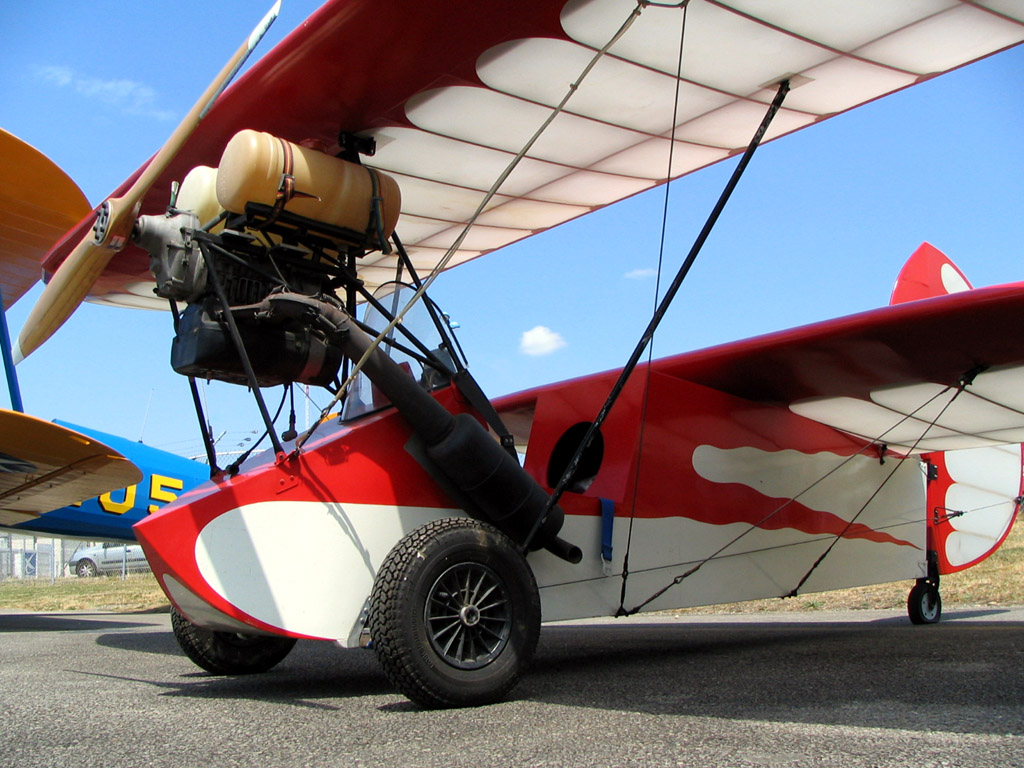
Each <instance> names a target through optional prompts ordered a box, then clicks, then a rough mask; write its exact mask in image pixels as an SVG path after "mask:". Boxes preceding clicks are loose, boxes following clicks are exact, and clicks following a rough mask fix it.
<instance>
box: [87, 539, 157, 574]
mask: <svg viewBox="0 0 1024 768" xmlns="http://www.w3.org/2000/svg"><path fill="white" fill-rule="evenodd" d="M68 567H69V568H70V569H71V570H72V571H73V572H74V573H76V574H77V575H78V576H82V577H84V576H96V575H98V574H101V573H142V572H145V571H148V570H149V563H147V562H146V555H145V554H144V553H143V552H142V547H140V546H139V545H138V544H109V543H108V544H97V545H94V546H85V545H83V546H81V547H79V548H78V549H76V550H75V553H74V554H73V555H71V559H70V560H69V561H68Z"/></svg>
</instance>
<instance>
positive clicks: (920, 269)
mask: <svg viewBox="0 0 1024 768" xmlns="http://www.w3.org/2000/svg"><path fill="white" fill-rule="evenodd" d="M972 287H973V286H972V285H971V283H970V281H969V280H968V279H967V278H966V277H964V273H963V272H961V271H960V270H959V268H958V267H957V266H956V264H954V263H953V262H952V261H951V260H950V258H949V257H948V256H946V254H944V253H943V252H942V251H940V250H939V249H938V248H936V247H935V246H933V245H931V244H930V243H921V245H920V246H918V249H917V250H916V251H914V253H913V254H911V256H910V258H909V259H907V263H906V264H904V265H903V269H901V270H900V274H899V277H897V278H896V285H895V286H894V287H893V289H892V297H891V298H890V299H889V303H890V304H902V303H903V302H906V301H917V300H918V299H932V298H935V297H936V296H945V295H946V294H947V293H959V292H960V291H969V290H970V289H971V288H972Z"/></svg>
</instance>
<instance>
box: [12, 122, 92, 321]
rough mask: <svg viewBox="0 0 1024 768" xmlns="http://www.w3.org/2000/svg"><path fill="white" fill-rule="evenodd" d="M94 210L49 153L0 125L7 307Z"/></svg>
mask: <svg viewBox="0 0 1024 768" xmlns="http://www.w3.org/2000/svg"><path fill="white" fill-rule="evenodd" d="M89 211H90V206H89V201H88V200H86V199H85V195H84V194H83V193H82V190H80V189H79V188H78V186H77V185H76V184H75V183H74V182H73V181H72V180H71V179H69V178H68V176H67V174H65V173H64V171H62V170H61V169H60V168H58V167H57V166H56V165H55V164H54V163H53V162H52V161H51V160H50V159H49V158H48V157H46V155H44V154H43V153H42V152H40V151H39V150H37V149H35V148H34V147H31V146H29V145H28V144H26V143H25V142H23V141H22V140H21V139H19V138H17V137H16V136H13V135H12V134H10V133H8V132H7V131H5V130H3V129H0V290H2V291H3V301H4V308H5V309H6V308H7V307H9V306H10V305H11V304H13V303H14V302H15V301H17V300H18V299H19V298H21V296H22V294H24V293H25V291H27V290H28V289H29V288H30V287H32V285H33V284H34V283H35V282H36V281H37V280H38V279H39V278H40V277H41V272H40V268H39V262H40V261H41V260H42V258H43V256H45V255H46V254H47V252H49V250H50V249H51V248H53V246H54V244H55V243H56V242H57V241H58V240H60V238H61V236H62V235H63V234H64V233H65V232H67V231H68V230H69V229H70V228H72V227H73V226H75V225H76V224H77V223H78V222H80V221H81V220H82V219H83V218H84V217H85V216H86V214H88V213H89Z"/></svg>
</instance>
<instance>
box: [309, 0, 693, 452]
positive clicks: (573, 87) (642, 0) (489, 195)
mask: <svg viewBox="0 0 1024 768" xmlns="http://www.w3.org/2000/svg"><path fill="white" fill-rule="evenodd" d="M686 2H688V0H684V2H681V3H679V4H678V5H675V4H673V7H683V6H685V5H686ZM650 4H651V3H650V2H647V0H638V2H637V4H636V6H635V7H634V8H633V10H632V11H630V13H629V16H628V17H627V18H626V20H625V21H624V22H623V23H622V25H621V26H620V27H619V29H618V30H617V31H616V32H615V34H613V35H612V37H611V38H610V39H609V40H608V42H607V43H605V45H604V46H602V47H601V49H600V50H598V51H596V52H595V53H594V55H593V56H592V57H591V59H590V61H589V62H588V63H587V64H586V66H584V67H583V70H582V71H581V73H580V75H579V77H577V78H576V80H575V81H574V82H573V83H571V84H570V85H569V88H568V90H567V91H566V93H565V95H564V96H563V97H562V100H561V101H560V102H559V103H558V104H557V105H556V106H555V107H554V108H552V110H551V112H550V114H548V116H547V117H546V118H545V120H544V121H543V122H542V123H541V125H540V127H539V128H537V130H536V131H535V132H534V134H533V135H532V136H531V137H530V138H529V139H528V140H527V142H526V143H525V144H524V145H523V147H522V148H521V149H520V150H519V151H518V152H517V153H516V155H515V157H513V158H512V160H510V161H509V163H508V165H507V166H506V167H505V169H504V170H503V171H502V172H501V173H500V174H499V175H498V178H497V179H495V181H494V183H493V184H492V185H491V188H490V189H489V190H487V192H486V193H485V194H484V196H483V198H482V199H481V200H480V203H479V205H477V207H476V210H475V211H474V212H473V214H472V215H471V216H470V217H469V219H468V220H467V222H466V224H465V226H464V227H463V228H462V231H461V232H460V233H459V235H458V237H456V238H455V241H454V242H453V243H452V244H451V245H450V246H449V247H448V250H447V251H445V254H444V256H442V257H441V259H440V260H439V261H438V262H437V264H436V265H435V266H434V268H433V270H431V272H430V274H429V275H428V276H427V278H426V280H424V281H423V284H422V285H420V286H419V288H417V289H416V292H415V293H414V294H413V295H412V297H411V298H410V299H409V301H408V302H407V303H406V304H405V306H404V307H403V308H402V310H401V311H400V312H398V313H397V314H396V315H395V316H394V318H392V320H391V322H390V323H388V325H387V326H386V327H385V328H384V329H383V330H381V331H380V332H379V333H378V335H377V337H376V338H375V339H374V340H373V342H372V343H371V344H370V345H369V346H368V347H367V349H366V352H365V353H364V354H363V356H362V357H361V358H360V359H359V360H357V361H356V363H355V365H354V366H353V367H352V370H351V371H350V372H349V375H348V376H347V377H346V378H345V380H344V381H343V382H342V384H341V386H340V387H339V388H338V392H337V393H336V394H335V395H334V399H333V400H332V401H331V402H330V404H328V406H327V407H326V408H324V409H323V411H322V412H321V414H320V418H318V419H317V421H316V422H314V424H313V426H312V427H310V428H309V429H308V430H307V431H306V432H305V433H304V434H303V435H302V436H300V437H299V439H298V440H297V441H296V443H295V450H296V451H298V450H300V449H301V447H302V445H303V444H304V443H305V442H306V440H308V439H309V437H311V436H312V434H313V432H314V431H316V429H318V428H319V426H320V425H321V424H322V423H323V422H324V421H326V420H327V418H329V414H330V412H331V410H332V409H333V408H334V406H335V405H337V403H338V402H339V401H340V400H341V399H342V398H343V397H344V396H345V393H346V392H347V391H348V389H349V387H351V386H352V383H353V382H354V381H355V379H356V376H358V375H359V372H360V371H362V369H363V366H364V365H365V364H366V361H367V360H369V358H370V356H371V355H372V354H373V353H374V352H375V351H376V349H377V347H379V346H380V344H381V343H382V342H383V341H384V339H385V338H387V337H388V336H389V335H390V334H391V333H392V331H393V330H394V328H395V326H397V325H398V324H399V323H401V322H402V320H403V318H404V317H405V315H406V313H407V312H408V311H409V310H410V309H412V308H413V306H415V305H416V303H417V302H419V300H420V299H421V298H422V297H423V295H424V294H425V293H426V292H427V290H428V289H429V288H430V286H431V285H432V284H433V282H434V280H435V279H437V277H438V275H440V274H441V273H442V272H443V271H444V270H445V268H446V267H447V266H448V264H449V263H450V262H451V260H452V258H453V257H454V256H455V254H456V253H457V252H458V250H459V248H460V247H461V245H462V243H463V241H464V240H465V239H466V236H467V235H468V234H469V232H470V230H471V229H472V228H473V226H474V225H475V224H476V220H477V219H478V218H479V217H480V214H482V213H483V212H484V210H486V208H487V206H488V205H489V204H490V202H491V200H492V199H493V198H494V196H495V195H496V194H497V193H498V190H499V189H500V188H501V186H502V185H503V184H504V183H505V180H506V179H508V177H509V176H510V175H511V174H512V171H514V170H515V169H516V168H517V167H518V166H519V163H520V162H521V161H522V160H523V158H525V157H526V155H527V153H528V152H529V151H530V149H531V148H532V147H533V145H534V144H536V142H537V141H538V139H540V137H541V135H542V134H543V133H544V132H545V131H546V130H547V128H548V126H549V125H551V123H552V122H554V120H555V118H556V117H558V116H559V115H560V114H562V112H564V111H565V108H566V105H567V104H568V102H569V99H571V98H572V96H573V95H574V94H575V93H576V91H577V90H579V87H580V85H582V83H583V80H584V79H585V78H586V77H587V75H589V74H590V72H591V71H592V70H593V69H594V67H595V66H597V63H598V61H600V60H601V59H602V58H603V57H604V56H605V54H607V53H608V50H609V49H610V48H611V47H612V46H613V45H615V43H616V42H618V40H619V39H620V38H621V37H622V36H623V35H624V34H625V33H626V31H627V30H628V29H629V28H630V27H631V26H632V25H633V22H634V21H636V19H637V18H638V17H639V16H640V13H641V12H642V11H643V9H644V8H645V7H646V6H648V5H650Z"/></svg>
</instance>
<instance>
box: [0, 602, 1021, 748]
mask: <svg viewBox="0 0 1024 768" xmlns="http://www.w3.org/2000/svg"><path fill="white" fill-rule="evenodd" d="M1022 662H1024V609H1021V608H1018V609H1004V608H988V609H986V608H980V609H962V610H958V611H948V612H947V616H945V617H944V618H943V621H942V623H940V624H938V625H934V626H926V627H915V626H912V625H911V624H910V623H909V621H908V620H907V618H906V616H905V615H904V614H903V613H902V612H898V611H888V612H883V611H858V612H844V613H812V614H782V613H779V614H771V615H767V616H766V615H758V616H739V617H737V616H726V617H709V616H690V617H685V618H662V617H658V618H651V617H638V618H634V619H629V620H603V621H595V622H585V623H576V624H572V625H558V626H550V627H546V628H545V629H544V631H543V632H542V633H541V644H540V648H539V650H538V655H537V658H536V660H535V662H534V665H533V666H532V667H531V669H530V670H529V672H528V673H527V674H526V676H525V677H524V678H523V680H522V681H521V682H520V684H519V686H518V687H517V688H516V689H515V690H514V691H513V693H512V697H511V698H510V699H509V700H508V701H506V702H504V703H501V704H497V705H493V706H489V707H482V708H478V709H468V710H448V711H423V710H420V709H418V708H416V707H414V706H413V705H411V704H410V703H409V702H408V701H406V700H405V699H404V698H402V697H401V696H400V695H398V694H396V693H394V692H393V691H392V690H391V689H390V688H389V686H388V683H387V681H386V680H385V679H384V677H383V675H382V674H381V673H380V671H379V669H378V668H377V664H376V660H375V658H374V656H373V653H372V652H370V651H363V650H342V649H339V648H337V647H336V646H333V645H331V644H327V643H317V642H312V641H306V642H303V641H300V642H299V643H298V644H297V646H296V648H295V650H294V651H293V652H292V653H291V655H290V656H289V657H288V658H287V659H285V661H284V662H282V663H281V664H280V665H279V666H278V667H277V668H275V669H274V670H272V671H271V672H269V673H266V674H264V675H258V676H251V677H241V678H218V677H213V676H210V675H208V674H206V673H204V672H202V671H201V670H200V669H198V668H197V667H195V666H194V665H193V664H192V663H191V662H190V661H189V660H188V659H187V658H185V657H184V656H183V655H182V654H181V653H180V652H179V650H178V647H177V644H176V643H175V641H174V638H173V636H172V635H171V632H170V627H169V620H168V616H167V615H166V614H141V615H118V614H102V613H45V614H43V613H13V612H0V729H2V733H3V741H2V743H3V746H2V748H0V765H3V766H12V767H13V766H62V767H65V766H76V767H77V766H96V767H97V768H99V767H101V766H102V767H103V768H118V767H119V766H132V767H133V768H134V767H135V766H147V765H148V766H198V765H202V766H211V767H219V766H261V768H262V767H269V766H322V765H332V766H403V767H404V766H409V767H412V766H444V767H445V768H452V767H454V766H473V768H483V767H488V768H489V767H490V766H559V767H560V768H567V767H568V766H606V767H607V766H700V767H701V768H709V767H710V766H814V767H815V768H822V767H823V766H843V767H844V768H853V767H856V766H970V768H978V767H981V766H984V767H985V768H996V767H997V766H1022V765H1024V701H1022V696H1024V663H1022Z"/></svg>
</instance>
